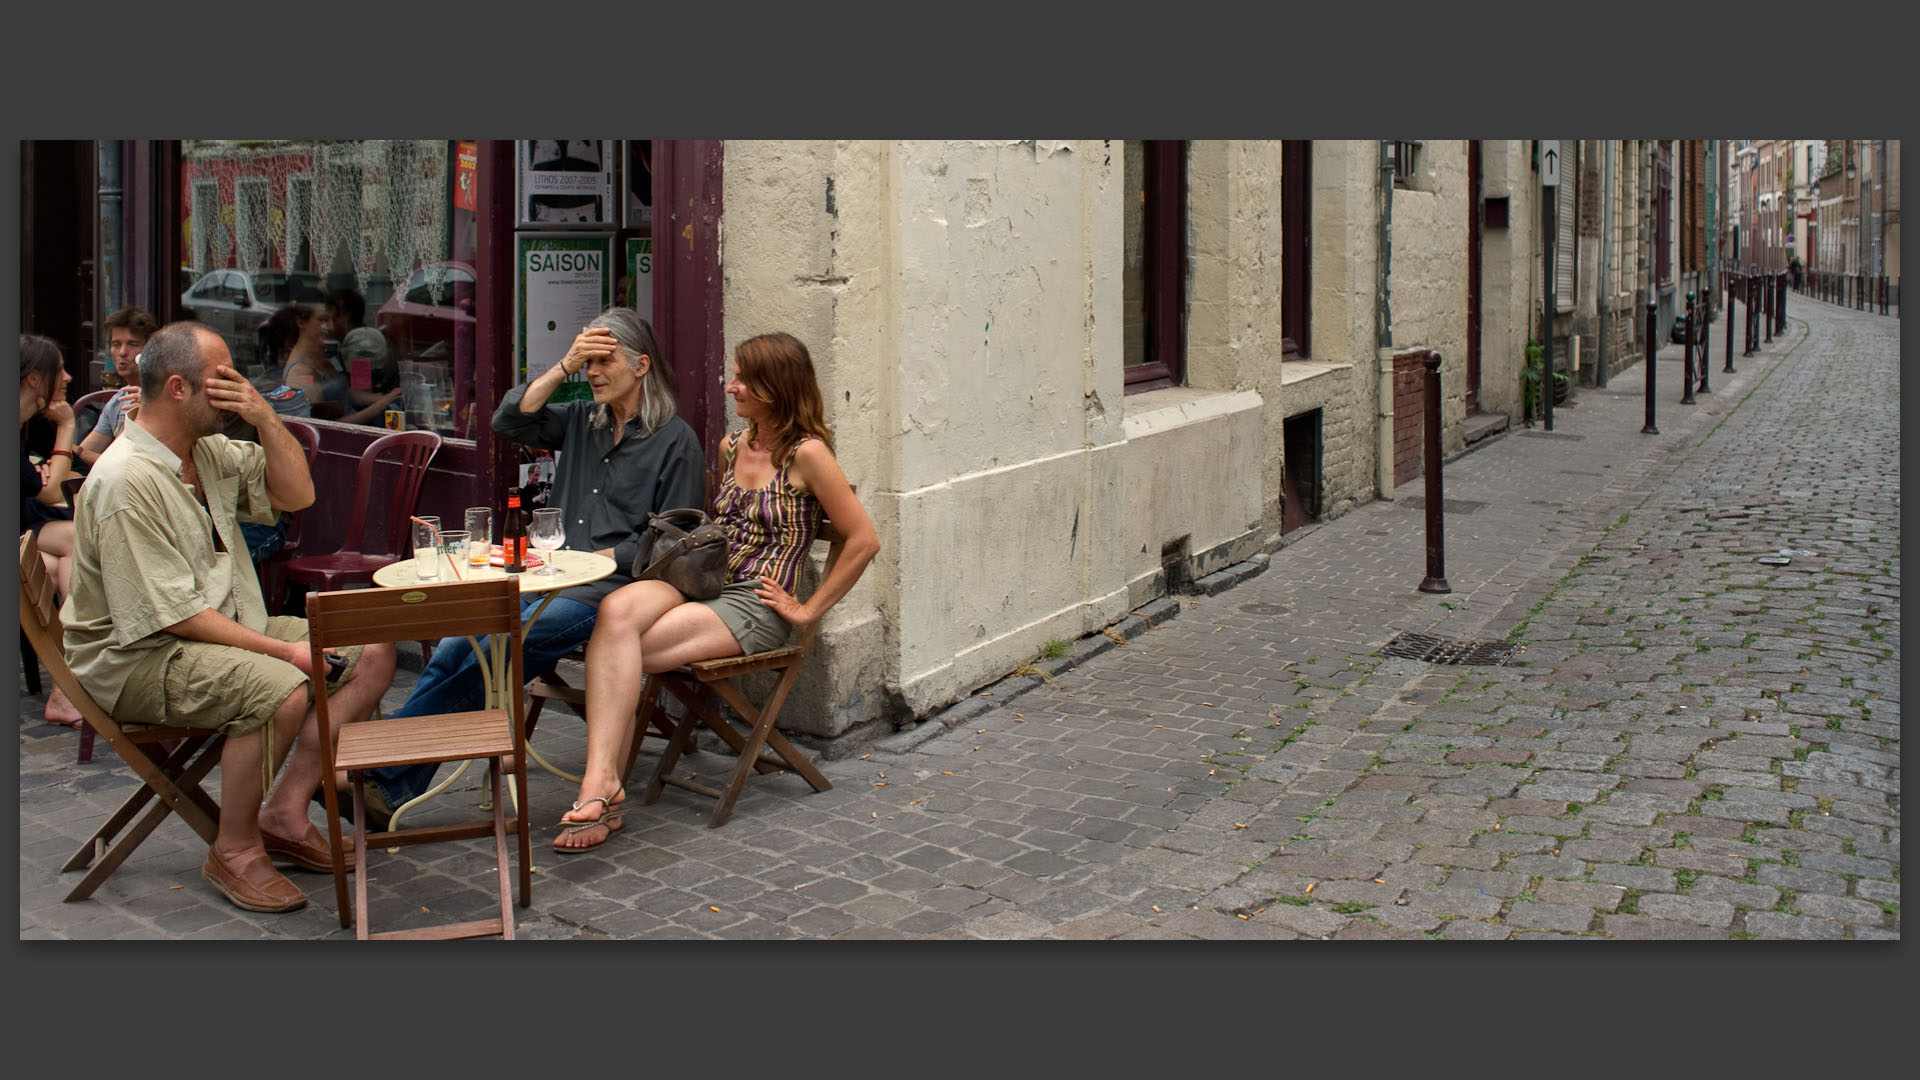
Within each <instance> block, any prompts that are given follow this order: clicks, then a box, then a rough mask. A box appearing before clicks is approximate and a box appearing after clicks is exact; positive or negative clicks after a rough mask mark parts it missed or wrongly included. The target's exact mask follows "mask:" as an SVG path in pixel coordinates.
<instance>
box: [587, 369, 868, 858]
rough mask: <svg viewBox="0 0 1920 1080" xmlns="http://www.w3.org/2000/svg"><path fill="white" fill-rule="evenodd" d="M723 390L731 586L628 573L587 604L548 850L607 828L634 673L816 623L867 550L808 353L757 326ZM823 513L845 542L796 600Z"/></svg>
mask: <svg viewBox="0 0 1920 1080" xmlns="http://www.w3.org/2000/svg"><path fill="white" fill-rule="evenodd" d="M726 391H727V394H728V396H729V397H731V398H732V399H733V403H734V411H735V412H736V413H737V414H738V415H739V417H740V419H741V420H743V421H745V422H746V426H745V427H744V428H742V429H741V430H739V431H736V432H734V433H733V434H731V435H728V436H727V437H726V439H724V440H723V441H722V442H721V444H720V452H721V454H722V456H723V458H724V460H725V461H726V462H727V472H726V476H725V478H724V479H723V480H722V481H721V485H720V493H719V495H718V496H717V497H716V498H715V500H714V517H715V520H717V521H718V522H719V523H720V525H721V527H722V528H724V529H725V530H726V532H727V567H728V570H729V571H730V572H731V577H732V581H731V582H730V583H729V584H728V585H727V586H726V588H725V589H724V590H723V591H722V592H721V594H720V595H719V596H718V597H716V598H715V599H712V600H697V601H689V600H688V599H687V598H686V597H684V596H682V595H680V593H679V592H678V591H677V590H676V589H674V587H673V586H671V585H669V584H667V583H666V582H664V581H636V582H634V583H633V584H631V585H627V586H624V587H622V588H620V589H617V590H615V591H614V592H613V593H611V594H610V595H608V596H607V598H606V599H605V600H603V601H601V602H600V614H599V618H598V619H597V620H596V622H595V623H594V628H593V638H592V640H590V641H589V642H588V643H587V765H586V769H585V771H584V772H583V773H582V775H581V781H580V798H579V800H578V801H576V802H575V803H574V804H573V809H572V810H570V811H568V812H567V813H566V814H565V815H564V816H562V817H561V819H560V835H559V836H557V837H555V839H554V841H553V846H554V850H556V851H559V852H562V853H571V852H576V851H585V850H587V849H588V848H592V847H598V846H599V845H600V844H603V843H605V842H606V840H607V838H608V837H609V836H612V835H613V834H614V833H615V832H618V831H619V830H620V828H621V823H620V817H621V815H622V814H624V813H625V812H626V808H625V806H624V805H623V803H624V802H625V800H626V791H625V789H623V788H622V787H621V779H622V778H621V777H620V776H619V775H618V773H619V768H620V763H621V762H623V761H625V760H626V756H627V747H628V745H629V744H630V742H631V740H632V739H633V737H634V731H633V719H634V711H635V709H636V708H637V707H638V706H639V703H640V687H641V682H642V674H643V673H655V672H661V671H671V670H673V669H674V668H676V667H679V666H680V665H682V664H690V663H693V662H694V661H696V660H717V659H720V658H722V657H727V656H740V655H744V654H747V653H755V652H762V651H765V650H767V649H772V648H777V647H779V646H780V645H781V644H783V643H784V642H785V641H786V639H787V637H788V635H789V634H790V633H791V631H792V630H793V629H795V628H799V627H805V626H811V625H812V624H814V623H816V622H818V621H819V619H820V617H821V616H822V615H824V614H826V612H827V609H828V608H831V607H832V606H833V605H834V604H835V603H836V602H837V601H838V600H839V599H840V598H841V597H843V596H845V595H846V594H847V592H848V590H850V589H852V588H853V585H854V582H856V581H858V580H860V575H861V573H862V572H863V571H865V570H866V568H867V564H868V563H869V562H871V561H872V560H873V556H874V554H875V553H876V552H878V551H879V550H880V537H879V534H878V533H876V532H875V531H874V527H873V519H872V518H870V517H868V516H867V511H866V508H865V507H863V506H861V505H860V500H859V499H858V498H857V497H855V495H854V493H853V488H852V487H851V486H849V485H848V483H847V478H846V476H845V474H843V473H842V472H841V471H840V463H839V462H838V461H836V460H835V459H834V456H833V432H832V431H831V430H829V429H828V428H827V424H826V416H825V409H824V408H823V406H822V404H821V399H820V385H819V382H818V381H817V380H816V379H815V377H814V373H813V358H812V357H811V356H809V355H808V353H807V347H806V346H805V345H803V344H801V343H800V341H799V339H797V338H795V337H794V336H793V335H792V334H785V333H772V334H761V335H760V336H758V337H754V338H749V339H748V340H746V341H743V342H741V343H740V345H739V347H738V348H736V349H735V350H734V354H733V378H732V379H730V380H729V381H728V382H727V386H726ZM823 520H830V521H832V522H833V523H834V527H835V528H836V529H838V530H839V532H840V534H841V535H842V536H844V537H845V538H846V543H845V546H844V547H843V548H842V549H841V552H840V557H839V559H837V560H835V562H834V565H833V572H832V573H830V574H828V575H827V577H826V580H824V581H822V582H821V583H820V585H819V587H818V588H816V589H814V591H813V595H812V596H810V597H808V598H807V602H806V603H804V604H803V603H801V602H800V601H799V599H798V598H797V597H795V596H794V594H793V591H794V588H795V587H796V585H797V584H798V578H799V571H800V562H801V560H802V559H803V558H805V556H806V553H807V549H808V548H809V547H810V546H811V545H812V543H813V539H814V537H815V536H817V535H818V534H819V531H820V524H821V522H822V521H823Z"/></svg>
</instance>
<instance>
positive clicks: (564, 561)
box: [373, 548, 614, 829]
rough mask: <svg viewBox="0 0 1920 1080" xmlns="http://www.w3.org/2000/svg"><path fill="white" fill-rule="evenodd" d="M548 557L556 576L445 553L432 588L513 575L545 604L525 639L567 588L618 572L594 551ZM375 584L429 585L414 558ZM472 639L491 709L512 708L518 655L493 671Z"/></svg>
mask: <svg viewBox="0 0 1920 1080" xmlns="http://www.w3.org/2000/svg"><path fill="white" fill-rule="evenodd" d="M548 557H550V558H551V559H552V560H553V568H554V570H555V571H557V572H556V573H552V574H542V573H539V572H538V571H536V570H527V571H525V572H523V573H519V574H512V575H509V574H508V573H507V572H506V571H505V570H502V569H501V568H499V567H497V566H494V565H492V564H491V563H489V564H487V565H485V566H473V565H471V564H469V563H466V562H464V561H463V562H461V563H460V565H459V566H458V567H457V568H456V567H455V566H454V565H453V560H452V559H451V557H450V556H448V555H446V554H445V553H442V554H441V556H440V576H439V577H438V578H435V579H433V580H432V581H431V582H427V584H435V585H439V584H444V583H446V582H449V581H489V580H495V581H497V580H499V579H500V578H503V577H509V576H510V577H513V578H515V579H516V580H517V581H518V584H519V586H520V593H521V595H522V596H525V595H528V594H538V595H539V596H540V603H539V604H538V605H537V606H536V607H535V608H534V609H533V612H532V614H530V615H528V616H527V617H526V619H525V620H524V621H523V622H522V623H521V624H520V629H521V634H522V635H523V636H524V635H525V633H526V631H527V629H528V628H529V627H531V626H533V624H534V623H535V622H537V621H539V619H540V615H541V613H542V612H544V611H546V610H547V605H548V604H549V603H551V602H552V601H553V598H554V597H555V596H556V595H558V594H559V593H560V591H561V590H563V589H570V588H572V587H574V586H575V585H585V584H588V583H589V582H594V581H599V580H600V579H601V578H604V577H606V576H607V575H609V574H611V573H613V570H614V562H613V560H612V559H610V558H608V557H607V556H605V555H601V554H598V553H596V552H592V551H568V550H566V549H564V548H563V549H561V550H559V551H555V552H552V553H551V554H550V555H549V556H548ZM373 583H374V584H375V585H378V586H380V587H382V588H388V589H405V588H411V587H412V586H415V585H420V584H423V582H422V581H421V580H420V575H419V573H418V571H417V569H416V565H415V561H414V558H413V557H412V556H411V555H409V556H408V557H406V558H404V559H400V560H397V561H395V562H391V563H388V564H387V565H385V566H383V567H381V568H380V569H378V570H375V571H374V572H373ZM467 641H468V642H470V643H471V644H472V645H473V649H474V652H475V653H476V654H478V655H479V656H480V658H481V668H480V677H481V681H482V682H483V683H484V684H485V685H486V692H487V699H486V707H487V708H489V709H503V708H506V700H507V699H506V695H507V694H508V693H524V691H523V690H522V689H521V688H520V687H518V686H508V685H507V684H508V683H509V682H511V681H512V679H513V667H512V657H510V656H508V655H507V654H506V651H505V650H504V649H503V650H497V657H496V659H495V661H494V664H493V666H492V669H491V670H489V667H488V664H487V653H488V652H490V651H496V650H486V649H482V648H481V647H480V642H479V641H477V640H476V639H474V638H468V639H467ZM527 756H528V757H529V758H531V759H532V760H533V761H534V762H535V763H536V764H538V765H539V766H540V767H541V768H543V769H545V770H547V771H548V772H550V773H552V774H553V775H555V776H558V777H560V778H562V779H565V780H572V781H574V782H575V783H578V782H579V777H576V776H572V775H570V774H568V773H564V772H561V771H560V770H559V769H556V768H554V767H553V766H552V765H550V764H548V763H547V760H546V759H545V758H543V757H541V756H540V754H539V752H538V751H536V750H535V749H534V748H533V744H532V743H528V744H527ZM472 764H473V762H472V761H463V762H461V763H460V767H459V768H458V769H455V770H454V771H453V773H452V774H451V775H449V776H448V777H447V778H446V779H445V780H442V781H440V782H439V783H438V784H435V785H434V786H432V787H430V788H428V789H427V790H426V791H423V792H421V793H420V794H419V795H417V796H415V797H413V798H411V799H409V800H407V801H406V802H404V803H402V804H400V805H399V806H396V807H394V808H393V813H392V815H391V823H390V824H389V825H388V826H387V827H388V828H389V829H393V828H398V827H399V824H400V815H402V814H404V813H405V812H407V811H408V810H410V809H412V808H413V807H415V806H418V805H420V804H421V803H423V802H425V801H427V800H428V799H431V798H433V797H434V796H436V795H438V794H440V793H441V792H443V791H445V790H446V789H447V788H449V787H451V786H453V784H454V783H455V782H456V781H458V780H459V779H460V778H461V777H462V776H464V775H466V772H467V769H468V767H469V766H471V765H472ZM507 790H508V792H509V793H511V792H512V791H513V788H512V787H511V786H509V787H508V789H507Z"/></svg>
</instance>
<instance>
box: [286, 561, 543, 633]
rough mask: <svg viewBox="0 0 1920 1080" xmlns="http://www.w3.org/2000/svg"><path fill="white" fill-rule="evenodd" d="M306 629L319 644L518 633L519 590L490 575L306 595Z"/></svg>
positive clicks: (509, 582) (512, 584)
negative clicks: (395, 586) (426, 583)
mask: <svg viewBox="0 0 1920 1080" xmlns="http://www.w3.org/2000/svg"><path fill="white" fill-rule="evenodd" d="M409 597H418V599H414V600H409V599H408V598H409ZM307 633H308V640H309V641H310V642H312V643H313V644H314V645H316V646H319V647H323V648H329V647H333V646H338V645H367V644H373V643H376V642H394V641H418V640H420V639H422V638H439V637H465V636H467V635H469V634H474V635H478V634H510V635H512V636H514V637H515V638H518V637H519V635H520V589H519V586H518V584H517V583H515V582H514V581H512V580H509V579H505V578H491V579H488V580H483V581H448V582H441V583H439V584H434V585H418V586H414V587H411V588H406V589H342V590H339V591H337V592H323V593H314V594H313V595H311V596H309V597H307Z"/></svg>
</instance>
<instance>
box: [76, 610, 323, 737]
mask: <svg viewBox="0 0 1920 1080" xmlns="http://www.w3.org/2000/svg"><path fill="white" fill-rule="evenodd" d="M265 632H266V635H267V636H268V637H271V638H275V639H277V640H280V641H305V640H307V620H305V619H301V618H297V617H295V616H292V615H273V616H269V617H268V618H267V628H266V631H265ZM336 651H338V652H339V653H340V655H342V656H344V657H346V659H347V666H346V668H345V669H343V670H342V671H341V672H340V677H339V678H337V679H333V680H330V681H328V683H327V689H328V691H329V692H331V691H333V690H335V689H338V688H339V686H340V684H341V683H343V682H345V681H346V680H347V679H349V678H351V677H352V676H353V669H354V668H355V667H356V666H357V665H358V664H359V662H360V647H359V646H357V645H354V646H349V647H347V648H343V649H339V650H336ZM301 687H307V688H308V692H309V700H311V688H312V684H311V683H310V682H308V680H307V677H306V676H305V675H304V674H302V673H301V671H300V669H299V668H297V667H294V666H293V665H292V664H289V663H287V662H286V661H285V660H276V659H274V658H273V657H271V656H262V655H261V654H259V653H257V652H253V651H251V650H248V649H242V648H237V647H235V646H232V645H213V644H210V643H208V642H204V641H187V640H185V639H182V640H181V641H179V642H178V643H176V644H174V645H172V646H169V647H166V648H159V649H155V650H153V652H152V653H151V654H150V655H149V656H148V657H147V658H146V659H144V660H142V661H140V664H139V666H137V667H135V668H134V669H133V674H132V675H131V676H130V677H129V678H128V679H127V685H126V689H125V690H122V691H121V693H120V700H119V702H117V703H116V704H115V705H114V709H113V718H114V719H115V720H116V721H118V722H120V723H122V724H170V725H173V726H176V727H191V728H218V729H220V730H222V731H224V732H226V734H227V735H228V737H232V736H236V735H247V734H251V733H252V732H255V731H258V730H260V728H261V727H263V726H264V725H265V724H266V722H267V721H268V720H270V719H272V717H273V714H274V713H276V712H278V711H279V709H280V706H281V704H282V703H284V702H285V701H286V700H287V698H288V697H289V696H291V695H292V694H293V692H294V691H296V690H298V689H300V688H301Z"/></svg>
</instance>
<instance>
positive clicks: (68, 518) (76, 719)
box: [20, 334, 80, 726]
mask: <svg viewBox="0 0 1920 1080" xmlns="http://www.w3.org/2000/svg"><path fill="white" fill-rule="evenodd" d="M71 381H73V376H71V375H69V374H67V366H66V360H65V358H64V357H62V356H61V355H60V346H58V345H56V344H54V343H53V340H52V339H51V338H44V337H41V336H40V335H39V334H21V335H20V529H21V531H22V532H31V533H32V534H33V535H34V539H35V540H36V541H37V542H38V543H39V545H40V558H41V559H42V560H44V561H45V562H46V563H47V570H48V572H49V573H51V574H52V575H53V581H54V587H55V588H57V589H58V590H59V591H60V595H61V596H65V595H67V585H68V581H69V580H70V578H71V577H72V574H73V511H72V510H70V509H69V508H68V507H67V506H66V502H65V499H66V496H65V495H64V494H62V493H61V491H60V485H61V483H62V482H64V481H65V480H66V479H67V477H68V476H69V475H70V474H71V470H72V468H73V406H72V405H69V404H68V403H67V383H69V382H71ZM36 416H39V417H43V418H45V419H46V420H48V421H49V422H51V423H52V424H53V427H54V435H53V450H52V452H51V453H49V454H48V456H47V463H46V464H45V465H38V466H37V465H35V464H34V463H33V460H32V459H31V458H29V457H28V456H27V421H29V420H32V419H33V418H34V417H36ZM43 470H44V471H43ZM29 662H32V661H31V659H30V658H29ZM46 717H47V722H48V723H50V724H67V725H70V726H71V725H77V724H79V723H80V710H79V709H77V708H75V707H74V704H73V702H72V701H70V700H68V699H67V695H66V692H65V691H63V690H61V689H60V688H59V687H58V686H55V687H54V688H53V689H52V690H51V691H49V692H48V693H47V708H46Z"/></svg>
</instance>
